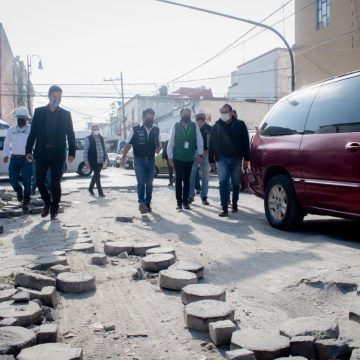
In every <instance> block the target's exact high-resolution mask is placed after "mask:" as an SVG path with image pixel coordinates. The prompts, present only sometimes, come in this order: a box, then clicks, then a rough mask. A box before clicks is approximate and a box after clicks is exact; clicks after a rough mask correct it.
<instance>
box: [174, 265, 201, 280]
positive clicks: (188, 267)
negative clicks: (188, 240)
mask: <svg viewBox="0 0 360 360" xmlns="http://www.w3.org/2000/svg"><path fill="white" fill-rule="evenodd" d="M171 268H172V269H176V270H184V271H190V272H193V273H194V274H196V276H197V278H198V279H202V278H203V277H204V266H202V265H201V264H199V263H198V262H196V261H192V260H180V261H178V262H177V263H175V264H174V265H173V266H172V267H171Z"/></svg>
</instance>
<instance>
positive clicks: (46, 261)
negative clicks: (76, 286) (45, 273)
mask: <svg viewBox="0 0 360 360" xmlns="http://www.w3.org/2000/svg"><path fill="white" fill-rule="evenodd" d="M56 265H64V266H66V265H67V259H66V256H55V255H51V256H46V257H40V258H39V259H37V260H36V262H35V264H34V265H32V266H31V269H32V270H47V269H49V268H51V267H54V266H56Z"/></svg>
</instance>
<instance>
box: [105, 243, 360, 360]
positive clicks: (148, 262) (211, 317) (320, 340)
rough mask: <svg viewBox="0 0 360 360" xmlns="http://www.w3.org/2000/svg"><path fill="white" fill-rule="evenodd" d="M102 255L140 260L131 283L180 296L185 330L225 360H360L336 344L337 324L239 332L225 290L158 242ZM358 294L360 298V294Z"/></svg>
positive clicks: (114, 247) (318, 321) (109, 248)
mask: <svg viewBox="0 0 360 360" xmlns="http://www.w3.org/2000/svg"><path fill="white" fill-rule="evenodd" d="M104 252H105V254H106V255H109V256H117V257H121V258H127V257H129V256H140V257H142V259H141V268H138V269H136V270H134V273H133V279H136V280H137V279H143V278H154V277H158V282H159V286H160V287H161V288H163V289H167V290H172V291H181V301H182V303H183V304H184V318H185V323H186V327H187V328H188V329H191V330H196V331H202V332H207V333H209V336H210V339H211V341H212V342H213V344H214V345H215V346H217V347H227V348H230V350H229V351H226V358H227V359H231V360H272V359H292V360H303V359H316V360H329V359H344V360H346V359H347V360H349V359H351V360H360V349H359V348H353V347H351V346H349V345H348V344H347V343H346V341H344V340H341V339H339V326H338V324H337V323H336V321H335V320H329V319H325V318H316V317H303V318H296V319H291V320H289V321H287V322H286V323H285V324H283V325H282V326H281V328H280V329H279V331H277V332H276V331H275V332H266V331H263V330H257V329H240V328H239V326H238V324H237V323H235V322H234V318H235V309H234V308H233V307H232V306H231V305H230V304H229V303H227V302H226V290H225V289H224V288H223V287H221V286H217V285H211V284H205V283H198V281H199V280H200V279H202V278H203V276H204V267H203V266H202V265H201V264H198V263H196V262H194V261H184V260H180V261H178V260H177V259H176V254H175V249H173V248H168V247H166V248H162V247H160V244H158V243H124V242H118V241H108V242H106V243H105V244H104ZM149 274H150V275H149ZM357 294H358V295H360V289H358V291H357ZM349 319H350V320H354V321H356V322H359V323H360V296H359V297H358V301H357V302H356V304H354V305H353V307H352V308H351V310H350V312H349ZM359 331H360V325H359ZM359 346H360V344H359Z"/></svg>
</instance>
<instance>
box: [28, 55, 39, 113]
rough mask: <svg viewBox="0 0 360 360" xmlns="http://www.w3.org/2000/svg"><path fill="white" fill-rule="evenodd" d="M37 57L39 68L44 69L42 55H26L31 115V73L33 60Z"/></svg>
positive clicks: (30, 110)
mask: <svg viewBox="0 0 360 360" xmlns="http://www.w3.org/2000/svg"><path fill="white" fill-rule="evenodd" d="M34 57H37V58H38V60H39V65H38V69H39V70H42V69H43V64H42V61H41V59H40V56H39V55H37V54H34V55H27V57H26V60H27V61H26V65H27V77H28V78H27V107H28V110H29V115H30V116H32V109H31V97H32V93H31V82H30V75H31V72H32V66H31V60H32V59H33V58H34Z"/></svg>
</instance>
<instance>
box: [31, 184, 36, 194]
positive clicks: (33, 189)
mask: <svg viewBox="0 0 360 360" xmlns="http://www.w3.org/2000/svg"><path fill="white" fill-rule="evenodd" d="M35 194H36V186H33V187H32V188H31V195H32V196H34V195H35Z"/></svg>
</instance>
